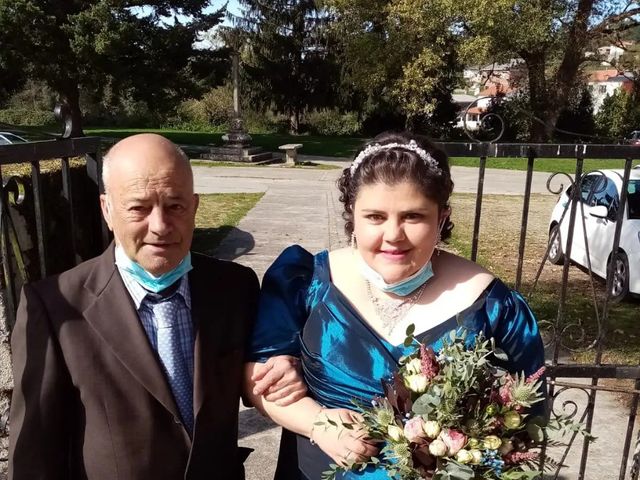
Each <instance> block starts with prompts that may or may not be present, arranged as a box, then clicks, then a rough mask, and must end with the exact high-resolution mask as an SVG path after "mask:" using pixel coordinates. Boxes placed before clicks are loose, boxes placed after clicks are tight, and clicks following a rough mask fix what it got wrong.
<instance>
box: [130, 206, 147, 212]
mask: <svg viewBox="0 0 640 480" xmlns="http://www.w3.org/2000/svg"><path fill="white" fill-rule="evenodd" d="M145 208H146V207H145V206H144V205H132V206H130V207H129V211H130V212H134V213H138V212H144V210H145Z"/></svg>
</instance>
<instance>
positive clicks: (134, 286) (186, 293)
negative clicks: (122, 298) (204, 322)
mask: <svg viewBox="0 0 640 480" xmlns="http://www.w3.org/2000/svg"><path fill="white" fill-rule="evenodd" d="M116 267H117V268H118V272H120V276H121V277H122V281H123V282H124V286H125V287H126V288H127V291H128V292H129V295H131V299H132V300H133V303H134V305H135V306H136V310H140V306H141V305H142V301H143V300H144V299H145V297H146V296H147V294H148V293H149V291H148V290H146V289H145V288H144V287H143V286H142V285H140V284H139V283H138V282H136V280H135V278H134V277H133V276H132V275H131V274H130V273H129V272H127V271H126V270H122V269H120V267H118V266H117V265H116ZM188 277H189V276H188V275H185V276H183V277H182V278H181V279H180V286H179V287H178V290H176V293H174V295H176V294H178V295H180V296H181V297H182V299H183V300H184V303H185V304H186V306H187V308H188V309H189V310H191V291H190V289H189V278H188Z"/></svg>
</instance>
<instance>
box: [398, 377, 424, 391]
mask: <svg viewBox="0 0 640 480" xmlns="http://www.w3.org/2000/svg"><path fill="white" fill-rule="evenodd" d="M404 384H405V385H406V386H407V388H408V389H409V390H411V391H412V392H415V393H424V391H425V390H426V389H427V385H428V384H429V379H428V378H427V377H426V376H424V375H422V374H417V375H407V376H406V377H404Z"/></svg>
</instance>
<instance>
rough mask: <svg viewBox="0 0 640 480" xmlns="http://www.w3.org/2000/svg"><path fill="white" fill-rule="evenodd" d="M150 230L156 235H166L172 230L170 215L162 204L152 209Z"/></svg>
mask: <svg viewBox="0 0 640 480" xmlns="http://www.w3.org/2000/svg"><path fill="white" fill-rule="evenodd" d="M149 230H150V231H151V232H152V233H154V234H156V235H166V234H167V233H169V232H170V231H171V222H170V219H169V215H168V214H167V212H165V210H164V208H162V207H161V206H155V207H153V209H151V213H150V214H149Z"/></svg>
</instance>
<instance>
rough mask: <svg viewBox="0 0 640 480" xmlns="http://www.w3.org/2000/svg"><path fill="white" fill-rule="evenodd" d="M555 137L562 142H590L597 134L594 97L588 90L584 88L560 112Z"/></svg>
mask: <svg viewBox="0 0 640 480" xmlns="http://www.w3.org/2000/svg"><path fill="white" fill-rule="evenodd" d="M556 130H557V131H556V135H555V137H556V138H558V139H560V140H562V141H577V140H578V139H581V140H589V139H590V137H591V136H592V135H594V134H595V130H596V125H595V119H594V116H593V97H592V96H591V92H590V91H589V89H588V88H583V89H582V90H580V91H579V92H578V94H577V95H575V96H574V98H573V99H572V100H571V101H570V103H569V104H568V105H567V107H566V108H565V109H564V110H562V112H560V116H559V117H558V122H557V124H556Z"/></svg>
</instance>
